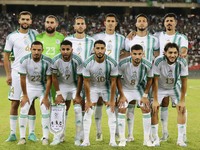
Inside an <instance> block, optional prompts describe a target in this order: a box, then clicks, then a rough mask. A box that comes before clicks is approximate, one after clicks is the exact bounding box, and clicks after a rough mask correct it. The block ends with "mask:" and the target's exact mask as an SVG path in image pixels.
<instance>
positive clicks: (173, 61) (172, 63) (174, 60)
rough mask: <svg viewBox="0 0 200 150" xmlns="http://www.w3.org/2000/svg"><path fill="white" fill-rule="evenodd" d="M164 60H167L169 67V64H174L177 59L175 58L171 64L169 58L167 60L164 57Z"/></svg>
mask: <svg viewBox="0 0 200 150" xmlns="http://www.w3.org/2000/svg"><path fill="white" fill-rule="evenodd" d="M165 58H166V59H167V62H168V64H170V65H171V64H173V63H175V62H176V60H177V58H178V57H176V58H175V60H174V61H173V62H172V61H170V60H169V58H168V57H167V56H166V55H165Z"/></svg>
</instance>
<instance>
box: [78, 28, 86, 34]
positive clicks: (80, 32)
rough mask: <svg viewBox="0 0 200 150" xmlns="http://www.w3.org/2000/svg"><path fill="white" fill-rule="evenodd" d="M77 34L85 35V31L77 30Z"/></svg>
mask: <svg viewBox="0 0 200 150" xmlns="http://www.w3.org/2000/svg"><path fill="white" fill-rule="evenodd" d="M76 32H77V33H78V34H83V33H85V30H83V29H82V30H76Z"/></svg>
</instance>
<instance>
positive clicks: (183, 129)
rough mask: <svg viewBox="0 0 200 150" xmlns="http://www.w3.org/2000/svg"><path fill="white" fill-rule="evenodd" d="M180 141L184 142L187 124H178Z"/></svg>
mask: <svg viewBox="0 0 200 150" xmlns="http://www.w3.org/2000/svg"><path fill="white" fill-rule="evenodd" d="M177 126H178V141H181V142H182V141H183V134H184V131H185V124H178V125H177Z"/></svg>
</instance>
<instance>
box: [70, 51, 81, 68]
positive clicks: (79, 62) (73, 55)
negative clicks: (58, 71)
mask: <svg viewBox="0 0 200 150" xmlns="http://www.w3.org/2000/svg"><path fill="white" fill-rule="evenodd" d="M72 60H73V61H76V63H77V64H78V65H81V64H82V59H81V58H80V57H79V56H78V55H77V54H74V53H73V54H72Z"/></svg>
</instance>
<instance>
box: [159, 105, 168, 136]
mask: <svg viewBox="0 0 200 150" xmlns="http://www.w3.org/2000/svg"><path fill="white" fill-rule="evenodd" d="M160 110H161V111H160V119H161V123H162V134H164V133H168V128H167V125H168V107H161V109H160Z"/></svg>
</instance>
